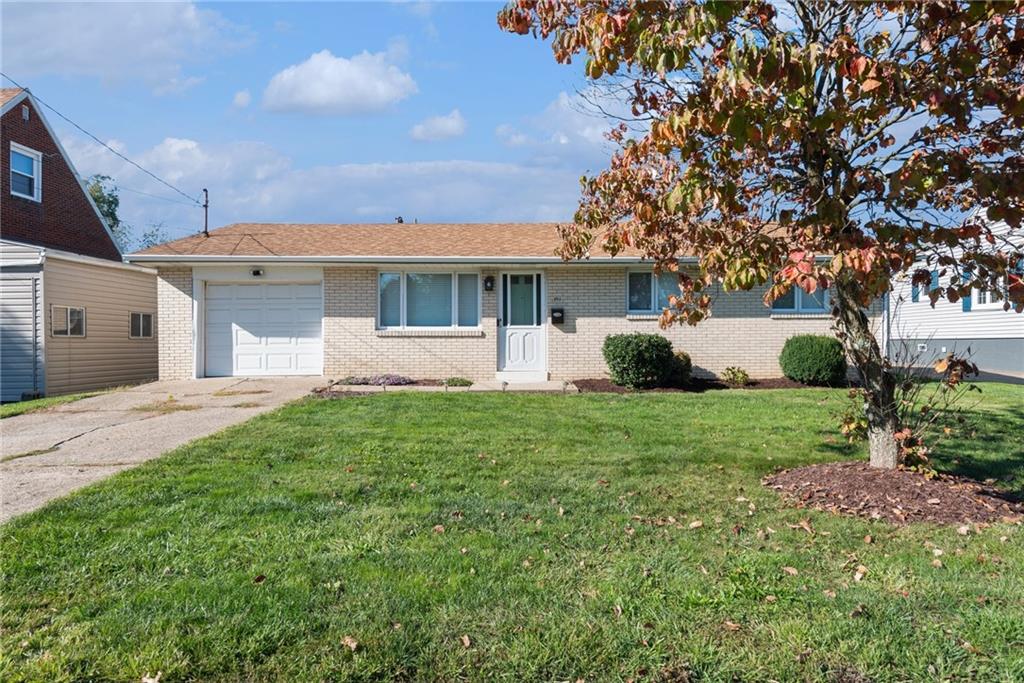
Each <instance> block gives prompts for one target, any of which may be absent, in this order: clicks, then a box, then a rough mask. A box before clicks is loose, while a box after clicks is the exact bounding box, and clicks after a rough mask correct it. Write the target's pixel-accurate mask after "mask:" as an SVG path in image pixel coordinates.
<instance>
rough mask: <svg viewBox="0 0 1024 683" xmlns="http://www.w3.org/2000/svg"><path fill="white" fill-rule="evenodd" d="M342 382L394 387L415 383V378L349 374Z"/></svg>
mask: <svg viewBox="0 0 1024 683" xmlns="http://www.w3.org/2000/svg"><path fill="white" fill-rule="evenodd" d="M341 383H342V384H351V385H358V386H365V385H369V384H372V385H374V386H378V387H396V386H402V385H405V384H415V383H416V380H414V379H411V378H409V377H405V376H404V375H370V376H369V377H358V376H355V375H350V376H349V377H346V378H345V379H343V380H341Z"/></svg>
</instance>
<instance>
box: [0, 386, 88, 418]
mask: <svg viewBox="0 0 1024 683" xmlns="http://www.w3.org/2000/svg"><path fill="white" fill-rule="evenodd" d="M102 393H103V392H102V391H87V392H84V393H81V394H64V395H62V396H46V397H45V398H34V399H32V400H30V401H17V402H15V403H4V404H2V405H0V419H3V418H5V417H14V416H15V415H24V414H25V413H34V412H36V411H37V410H46V409H47V408H53V407H54V406H59V405H63V404H65V403H71V402H73V401H80V400H82V399H83V398H90V397H92V396H99V395H100V394H102Z"/></svg>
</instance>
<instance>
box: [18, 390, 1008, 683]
mask: <svg viewBox="0 0 1024 683" xmlns="http://www.w3.org/2000/svg"><path fill="white" fill-rule="evenodd" d="M842 397H843V392H841V391H830V390H799V391H727V392H725V391H718V392H708V393H705V394H690V395H687V394H674V395H669V394H648V395H634V396H619V395H599V394H587V395H575V396H573V395H569V396H566V395H559V394H554V395H548V394H544V395H541V394H518V395H517V394H500V393H496V394H470V393H459V394H416V393H399V392H393V393H386V394H378V395H374V396H368V397H362V398H349V399H342V400H335V401H325V400H306V401H303V402H299V403H297V404H292V405H290V406H287V407H285V408H283V409H281V410H279V411H276V412H273V413H270V414H267V415H264V416H261V417H258V418H256V419H255V420H253V421H251V422H249V423H247V424H245V425H244V426H240V427H236V428H233V429H230V430H227V431H225V432H222V433H220V434H218V435H215V436H213V437H210V438H206V439H203V440H201V441H198V442H196V443H195V444H193V445H190V446H187V447H184V448H180V449H178V450H176V451H174V452H173V453H172V454H170V455H168V456H166V457H164V458H161V459H160V460H157V461H153V462H150V463H148V464H146V465H144V466H142V467H139V468H137V469H135V470H131V471H128V472H125V473H122V474H120V475H118V476H116V477H114V478H112V479H110V480H107V481H106V482H103V483H101V484H99V485H96V486H92V487H90V488H88V489H86V490H84V491H82V492H80V493H78V494H76V495H74V496H71V497H69V498H67V499H64V500H61V501H58V502H57V503H56V504H53V505H50V506H48V507H47V508H45V509H43V510H41V511H39V512H37V513H33V514H31V515H28V516H26V517H23V518H19V519H16V520H15V521H13V522H11V523H9V524H7V525H6V526H4V527H3V528H2V530H0V533H2V535H3V537H2V540H0V557H2V562H3V565H2V577H0V578H2V582H3V583H2V590H3V598H4V605H3V617H2V633H0V680H3V681H19V680H47V681H62V680H124V681H139V680H140V678H141V677H142V676H143V675H144V674H147V673H148V674H150V675H155V674H156V673H157V671H162V672H163V678H162V679H161V681H162V683H166V682H167V681H177V680H203V681H209V680H232V681H239V680H244V681H264V680H300V681H314V680H380V679H388V680H390V679H395V678H398V679H412V680H427V681H433V680H453V679H471V680H494V679H502V680H508V681H520V680H570V681H575V680H577V679H580V678H582V679H586V680H588V681H591V680H625V679H629V678H633V679H637V680H675V681H684V680H701V681H705V680H707V681H731V680H743V681H770V680H776V681H794V680H796V681H817V680H821V681H836V682H838V681H848V682H852V681H867V680H879V681H906V680H916V681H936V680H972V681H1007V682H1009V681H1020V680H1024V533H1022V529H1021V527H1019V526H1014V525H1008V524H998V525H994V526H991V527H989V528H984V529H981V530H980V531H978V532H977V533H973V532H972V533H970V534H969V535H966V536H965V535H961V534H959V533H958V532H957V530H956V529H955V528H933V527H928V526H914V527H909V528H897V527H893V526H888V525H885V524H882V523H872V522H868V521H862V520H856V519H848V518H838V517H834V516H831V515H829V514H826V513H818V512H807V511H801V510H797V509H791V508H788V507H786V506H784V505H783V504H782V503H781V502H780V501H779V500H778V499H777V497H776V496H775V494H774V493H773V492H771V491H769V490H766V489H764V488H763V487H762V486H761V485H760V483H759V480H760V478H761V477H762V476H763V475H765V474H766V473H768V472H770V471H772V469H773V468H775V467H779V466H782V467H789V466H795V465H800V464H805V463H811V462H820V461H828V460H835V459H839V458H848V457H862V456H863V452H862V450H861V449H860V448H859V447H849V446H846V445H845V444H843V443H842V442H837V441H836V440H835V438H834V437H833V434H834V428H833V422H834V420H833V417H832V415H831V413H832V411H833V410H834V409H836V407H837V406H838V405H839V403H840V401H841V398H842ZM983 400H984V403H983V405H982V407H981V408H979V410H978V418H979V424H980V428H981V431H980V433H979V434H978V435H977V437H976V438H975V439H973V440H970V441H959V442H950V443H949V444H947V446H946V453H947V455H946V456H944V458H942V459H940V462H939V465H940V466H941V467H942V468H943V469H946V470H953V471H958V472H962V473H968V474H972V475H974V476H995V477H997V478H998V479H999V480H1000V483H1001V485H1002V486H1004V487H1006V488H1008V489H1011V490H1016V491H1024V436H1022V435H1024V387H1010V386H1005V385H986V387H985V393H984V395H983ZM669 517H672V518H674V519H675V520H677V524H672V523H668V524H665V522H666V521H667V520H668V518H669ZM804 519H809V520H810V523H811V525H813V526H812V528H813V530H814V533H813V534H811V533H808V531H806V530H805V529H803V528H801V527H800V526H799V523H800V522H801V520H804ZM698 520H699V521H701V522H702V525H701V526H699V527H696V525H694V527H695V528H691V523H693V522H695V521H698ZM442 528H443V531H442ZM865 535H871V536H872V537H873V542H872V543H870V544H869V543H866V542H865V540H864V537H865ZM935 550H941V551H942V555H941V562H942V565H943V566H941V567H936V566H933V560H935V559H936V554H935V552H934V551H935ZM858 565H863V566H865V567H867V570H868V571H867V574H866V575H865V576H864V577H863V579H862V580H860V581H855V580H854V573H855V571H856V568H857V567H858ZM784 568H792V569H795V574H794V573H793V572H792V569H788V570H785V569H784ZM463 636H466V637H467V638H468V639H467V640H466V641H465V642H464V641H463ZM347 638H348V639H352V640H348V641H346V639H347ZM353 641H355V642H357V643H358V645H357V647H356V649H355V651H354V652H353V651H351V650H350V649H349V647H347V646H346V642H349V643H351V642H353ZM467 643H468V646H467ZM688 675H689V676H690V677H689V678H687V676H688Z"/></svg>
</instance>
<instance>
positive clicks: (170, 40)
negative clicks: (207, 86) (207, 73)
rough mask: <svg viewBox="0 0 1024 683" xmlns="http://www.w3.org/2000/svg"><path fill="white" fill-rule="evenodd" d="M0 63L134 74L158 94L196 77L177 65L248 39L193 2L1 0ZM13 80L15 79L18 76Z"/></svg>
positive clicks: (30, 73)
mask: <svg viewBox="0 0 1024 683" xmlns="http://www.w3.org/2000/svg"><path fill="white" fill-rule="evenodd" d="M3 12H4V13H3V48H2V54H0V59H2V62H3V64H4V71H6V72H8V73H10V74H11V75H12V76H14V77H15V78H18V77H21V78H25V79H31V78H33V77H35V76H40V75H44V74H55V75H59V76H68V77H81V76H86V77H95V78H100V79H102V80H103V81H104V82H118V81H123V80H138V81H142V82H143V83H145V84H147V85H148V86H150V87H151V88H153V89H154V90H155V91H156V92H157V93H158V94H170V93H175V92H180V91H182V90H183V89H186V88H188V87H190V86H192V85H195V84H196V83H197V82H198V80H196V79H197V77H195V76H188V75H186V74H185V73H184V68H185V66H186V65H188V64H195V63H197V62H200V61H201V60H202V59H204V58H208V57H209V56H211V55H216V54H221V53H223V52H225V51H228V50H232V49H235V48H238V47H240V46H241V45H244V44H246V43H248V42H249V41H250V40H251V36H250V35H249V33H248V31H247V30H246V29H243V28H241V27H238V26H236V25H234V24H231V23H230V22H228V21H227V20H226V19H224V17H222V16H221V15H220V14H219V13H218V12H216V11H214V10H210V9H205V8H204V9H200V8H198V7H197V6H196V5H195V4H194V3H192V2H175V3H144V2H133V3H109V4H104V5H95V4H91V3H50V2H46V3H20V2H19V3H4V11H3ZM19 80H20V79H19Z"/></svg>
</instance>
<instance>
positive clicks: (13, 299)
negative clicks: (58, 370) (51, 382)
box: [0, 273, 44, 401]
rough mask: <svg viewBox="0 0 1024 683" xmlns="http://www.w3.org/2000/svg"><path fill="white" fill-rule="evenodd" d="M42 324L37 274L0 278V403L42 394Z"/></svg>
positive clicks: (40, 289) (39, 286) (39, 282)
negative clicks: (24, 395)
mask: <svg viewBox="0 0 1024 683" xmlns="http://www.w3.org/2000/svg"><path fill="white" fill-rule="evenodd" d="M42 322H43V316H42V286H41V280H40V278H39V277H38V275H37V274H32V273H27V274H25V275H21V274H18V275H11V276H4V277H0V400H3V401H20V400H21V398H22V395H23V394H32V393H36V392H42V391H43V389H44V387H43V341H42V337H41V335H40V328H41V326H42Z"/></svg>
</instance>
